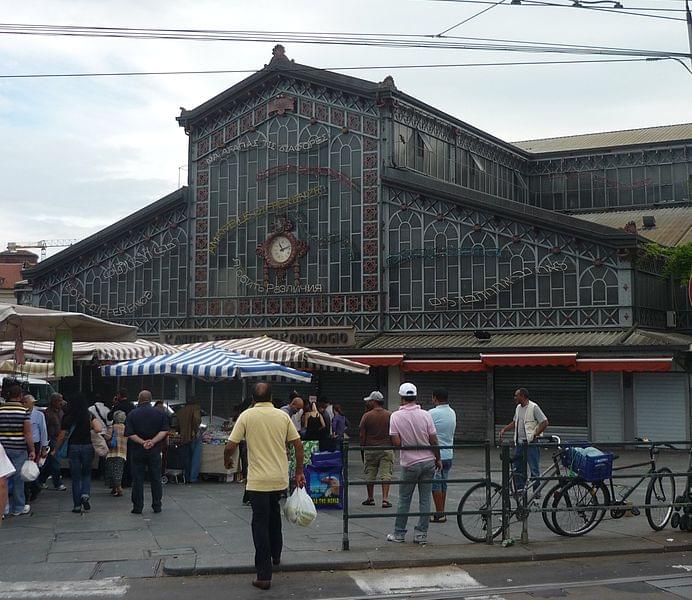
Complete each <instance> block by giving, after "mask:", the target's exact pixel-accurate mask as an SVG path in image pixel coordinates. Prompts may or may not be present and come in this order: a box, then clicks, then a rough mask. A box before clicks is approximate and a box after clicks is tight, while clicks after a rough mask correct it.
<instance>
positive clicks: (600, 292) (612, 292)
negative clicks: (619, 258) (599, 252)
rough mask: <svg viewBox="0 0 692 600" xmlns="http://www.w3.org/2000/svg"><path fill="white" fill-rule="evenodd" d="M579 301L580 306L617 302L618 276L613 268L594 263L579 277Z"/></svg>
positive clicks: (613, 304)
mask: <svg viewBox="0 0 692 600" xmlns="http://www.w3.org/2000/svg"><path fill="white" fill-rule="evenodd" d="M579 301H580V303H581V304H582V306H606V305H607V306H615V305H617V303H618V278H617V274H616V273H615V270H614V269H612V268H610V267H606V266H604V265H600V266H597V265H594V266H592V267H589V268H588V269H586V271H584V272H583V273H582V275H581V277H580V279H579Z"/></svg>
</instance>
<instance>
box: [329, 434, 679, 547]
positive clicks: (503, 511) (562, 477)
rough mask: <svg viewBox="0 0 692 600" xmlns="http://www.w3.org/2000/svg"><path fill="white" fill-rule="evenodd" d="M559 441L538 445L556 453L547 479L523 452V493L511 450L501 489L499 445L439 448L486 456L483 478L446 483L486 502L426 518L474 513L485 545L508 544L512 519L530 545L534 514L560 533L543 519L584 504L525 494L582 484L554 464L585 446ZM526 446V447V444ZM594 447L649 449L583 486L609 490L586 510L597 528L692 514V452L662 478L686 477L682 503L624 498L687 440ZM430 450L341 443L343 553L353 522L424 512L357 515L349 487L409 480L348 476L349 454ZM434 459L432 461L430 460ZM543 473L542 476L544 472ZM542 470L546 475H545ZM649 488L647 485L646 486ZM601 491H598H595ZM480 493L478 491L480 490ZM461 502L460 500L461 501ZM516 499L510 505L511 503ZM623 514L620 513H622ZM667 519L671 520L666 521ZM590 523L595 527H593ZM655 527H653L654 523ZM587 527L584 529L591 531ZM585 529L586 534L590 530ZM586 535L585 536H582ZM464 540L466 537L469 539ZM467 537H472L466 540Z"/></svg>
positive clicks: (505, 455) (504, 457) (503, 454)
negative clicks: (661, 513)
mask: <svg viewBox="0 0 692 600" xmlns="http://www.w3.org/2000/svg"><path fill="white" fill-rule="evenodd" d="M555 439H556V440H557V441H556V442H543V441H542V442H541V443H540V444H539V446H540V448H544V449H551V448H552V449H554V450H555V454H554V456H553V462H554V464H555V469H554V471H555V474H553V475H548V476H546V475H545V474H544V475H542V476H538V477H532V476H531V475H530V473H528V471H527V467H528V464H527V462H528V461H527V458H528V452H527V450H528V445H527V446H526V447H525V448H524V451H523V452H522V457H523V460H522V464H521V468H522V471H523V472H524V473H526V475H527V478H526V480H525V485H524V486H523V489H521V490H516V489H513V488H514V486H513V483H514V481H515V478H516V475H517V474H516V473H515V472H514V471H513V470H512V462H513V461H512V458H511V456H510V446H509V445H508V444H503V445H502V446H501V447H500V458H501V464H500V466H501V486H498V485H497V483H495V482H493V481H492V477H491V464H492V457H491V452H492V450H493V449H495V448H497V446H496V445H495V444H494V443H493V442H490V441H487V440H486V441H483V442H466V443H456V444H452V445H450V446H438V448H439V449H441V450H443V449H454V450H462V449H482V450H483V454H484V468H483V476H482V477H457V478H449V479H447V480H446V482H447V483H448V484H454V483H458V484H471V485H472V486H479V485H482V486H483V487H484V489H485V504H484V505H482V506H480V507H479V508H478V509H477V510H461V505H460V507H459V509H458V510H452V511H449V510H445V511H444V512H439V513H438V512H437V511H435V510H432V509H431V512H430V513H426V514H433V513H434V514H437V515H445V517H448V516H453V517H457V519H461V518H463V516H465V515H475V516H478V517H479V518H480V519H481V521H482V523H483V529H484V541H485V543H486V544H493V543H494V539H495V537H497V536H498V535H499V534H500V533H501V536H502V541H503V542H505V541H507V540H511V535H510V524H511V522H512V521H513V520H514V521H516V522H518V523H520V524H521V528H522V532H521V543H528V542H529V516H530V514H532V513H538V514H542V516H544V521H545V523H546V525H547V526H548V527H549V528H550V529H552V530H553V532H554V533H559V531H556V530H555V529H554V528H552V527H550V525H549V522H548V520H547V519H549V518H552V516H553V515H554V514H555V513H564V512H578V513H583V512H584V511H585V508H584V506H565V507H560V506H557V505H556V503H555V502H554V503H553V506H549V502H548V499H547V498H546V499H544V503H543V505H542V506H538V505H537V504H536V503H535V499H534V498H532V494H531V493H530V492H529V488H530V487H532V486H533V485H534V484H536V485H539V486H541V489H546V488H549V482H551V481H555V482H556V485H555V486H553V487H552V488H549V489H550V493H551V494H553V495H554V497H557V494H559V493H560V492H561V491H562V490H564V488H565V487H566V486H567V485H569V484H571V483H572V482H575V481H582V482H586V480H584V479H583V478H581V477H580V476H579V475H578V474H574V473H570V472H569V470H568V469H566V470H565V471H564V472H563V471H561V470H560V469H559V467H558V466H557V465H558V463H557V461H558V460H559V458H557V457H558V454H561V453H563V452H564V448H565V447H568V446H572V447H574V446H583V445H585V444H586V442H566V443H561V442H560V441H559V438H555ZM524 444H526V443H525V442H524ZM597 446H598V448H599V449H601V450H604V451H605V450H607V449H612V448H617V449H622V448H632V447H635V448H639V449H641V448H647V449H649V457H650V460H646V461H642V462H636V463H634V464H632V465H625V466H619V465H617V464H614V465H613V473H612V475H611V476H610V477H608V478H606V479H605V481H601V482H593V483H591V482H586V484H588V483H591V485H594V486H596V485H599V486H607V494H608V495H604V500H605V501H604V503H600V502H596V503H595V504H590V505H589V506H588V510H590V511H598V513H599V514H601V516H600V518H599V519H598V521H597V522H596V525H598V523H600V521H601V520H602V519H603V515H604V514H605V513H606V512H609V511H610V513H611V515H613V514H615V513H618V514H619V513H620V512H622V513H623V514H624V512H625V511H633V510H639V509H644V510H649V509H661V508H668V507H669V508H671V509H681V508H682V509H685V512H687V511H689V512H690V513H692V499H691V498H690V494H689V493H688V491H689V490H690V488H691V487H692V468H691V466H692V454H690V460H691V462H690V465H688V470H687V471H681V472H672V471H665V470H664V471H665V476H666V477H672V478H674V479H675V478H685V479H684V482H685V484H684V486H683V488H682V490H681V493H683V494H684V499H683V500H682V501H680V499H681V497H682V496H680V495H679V494H678V493H677V492H676V493H675V494H674V496H675V497H673V498H670V501H669V502H665V503H659V504H647V503H644V504H641V503H639V504H635V503H630V502H628V501H627V499H628V498H629V497H630V496H631V495H632V493H633V492H634V491H635V490H636V489H637V488H638V487H639V486H640V485H641V484H642V483H643V482H644V481H645V480H646V479H649V480H652V479H654V478H658V479H660V478H661V472H659V471H658V470H656V471H653V470H652V468H653V466H652V465H655V455H656V453H657V452H658V449H659V448H662V447H669V449H670V450H671V452H680V451H681V449H678V448H674V446H681V447H682V448H684V451H685V452H688V451H689V452H692V450H688V449H689V448H690V442H689V441H682V442H680V441H674V442H656V443H651V442H648V441H646V440H636V441H622V442H609V443H598V444H597ZM423 449H426V450H429V449H430V446H367V447H360V446H353V447H352V446H350V445H349V443H348V440H344V442H343V445H342V457H343V478H344V486H343V536H342V550H349V548H350V540H349V523H350V521H352V520H354V519H374V518H382V517H390V518H391V517H396V516H401V515H405V516H407V517H419V516H422V515H423V513H421V512H414V511H411V512H406V513H398V512H396V511H395V512H392V511H387V512H368V513H361V512H352V511H351V509H350V506H349V502H350V500H349V490H350V488H351V487H362V486H368V485H381V484H383V483H384V484H390V485H399V484H401V483H411V482H410V481H405V480H402V479H391V480H389V481H382V480H354V479H352V478H351V476H350V471H349V455H350V453H353V452H358V453H360V452H361V451H364V452H371V451H383V450H423ZM431 460H432V459H431ZM643 466H649V471H647V472H645V473H642V472H641V471H639V472H632V473H627V474H618V473H617V471H621V470H626V469H630V468H632V469H633V468H638V467H643ZM547 471H548V470H546V471H545V472H547ZM545 472H544V473H545ZM625 479H629V480H638V481H637V482H636V483H635V484H634V485H633V486H631V487H629V489H628V490H627V493H626V494H625V495H624V497H623V498H622V500H621V501H620V500H617V499H615V498H614V497H613V496H614V495H615V494H614V492H615V486H616V484H615V483H614V482H615V481H618V480H625ZM436 481H439V480H437V479H421V480H418V481H417V483H434V482H436ZM648 485H651V484H648ZM498 487H501V490H500V491H501V502H500V505H499V506H494V505H493V492H496V491H497V488H498ZM599 489H602V488H599ZM644 489H647V486H645V488H644ZM481 494H482V492H481ZM462 500H463V498H462ZM513 501H514V505H513ZM543 513H547V516H545V515H543ZM620 516H622V515H620ZM498 518H499V519H500V527H499V529H497V528H495V527H494V526H493V521H495V523H497V519H498ZM612 518H619V517H617V516H613V517H612ZM668 518H670V516H669V517H668ZM690 521H692V514H690ZM553 523H555V521H554V518H553ZM596 525H594V527H595V526H596ZM652 527H653V525H652ZM590 530H591V529H588V531H590ZM588 531H586V532H588ZM586 532H585V533H586ZM462 533H464V535H466V533H465V532H463V530H462ZM563 535H583V533H576V534H565V533H563ZM467 537H468V536H467ZM469 539H471V538H469Z"/></svg>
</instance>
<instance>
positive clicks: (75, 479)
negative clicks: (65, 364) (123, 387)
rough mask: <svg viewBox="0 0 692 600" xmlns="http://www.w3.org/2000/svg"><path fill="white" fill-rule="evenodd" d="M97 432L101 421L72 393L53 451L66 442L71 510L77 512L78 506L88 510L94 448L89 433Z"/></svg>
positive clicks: (82, 400) (89, 507)
mask: <svg viewBox="0 0 692 600" xmlns="http://www.w3.org/2000/svg"><path fill="white" fill-rule="evenodd" d="M92 430H93V431H95V432H96V433H101V423H99V421H98V419H96V418H95V417H94V415H92V414H91V413H90V412H89V404H88V403H87V401H86V398H85V397H84V396H83V395H82V394H81V393H77V394H75V395H74V396H73V397H72V398H71V399H70V401H69V402H68V406H67V412H66V414H65V416H64V417H63V420H62V424H61V426H60V433H59V434H58V440H57V443H56V446H55V450H53V453H54V454H55V453H57V452H58V450H59V449H60V447H61V446H62V445H63V444H69V446H68V449H67V457H68V459H69V460H70V477H71V478H72V504H73V506H74V508H73V509H72V512H73V513H81V512H82V508H83V509H84V510H85V511H86V510H91V504H90V503H89V496H90V495H91V463H92V462H93V460H94V447H93V446H92V444H91V432H92Z"/></svg>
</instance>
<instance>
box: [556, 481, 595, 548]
mask: <svg viewBox="0 0 692 600" xmlns="http://www.w3.org/2000/svg"><path fill="white" fill-rule="evenodd" d="M607 493H608V491H607V488H606V487H605V486H604V485H603V483H598V484H592V483H589V482H586V481H582V480H576V481H573V482H572V483H569V484H567V485H566V486H565V487H564V488H563V489H562V491H561V492H560V495H559V496H558V497H557V499H556V500H555V502H554V504H553V508H559V509H562V510H560V511H558V512H554V513H553V525H555V529H556V530H557V531H558V533H559V534H560V535H565V536H568V537H577V536H580V535H584V534H585V533H588V532H589V531H591V530H592V529H593V528H594V527H596V525H598V524H599V523H600V522H601V519H602V518H603V516H604V515H605V510H603V509H599V508H598V507H599V505H601V506H604V505H605V506H607V505H608V503H607V502H603V501H604V500H607V497H606V496H605V494H607ZM565 509H567V510H565Z"/></svg>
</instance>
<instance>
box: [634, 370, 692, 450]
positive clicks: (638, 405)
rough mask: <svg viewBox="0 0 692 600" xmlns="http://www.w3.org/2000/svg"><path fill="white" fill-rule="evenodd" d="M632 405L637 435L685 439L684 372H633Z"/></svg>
mask: <svg viewBox="0 0 692 600" xmlns="http://www.w3.org/2000/svg"><path fill="white" fill-rule="evenodd" d="M634 407H635V409H634V410H635V414H636V430H637V433H636V435H637V437H647V438H649V439H650V440H653V441H666V440H667V441H681V440H687V439H689V415H688V412H687V375H686V374H685V373H635V375H634Z"/></svg>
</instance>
